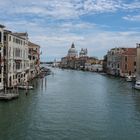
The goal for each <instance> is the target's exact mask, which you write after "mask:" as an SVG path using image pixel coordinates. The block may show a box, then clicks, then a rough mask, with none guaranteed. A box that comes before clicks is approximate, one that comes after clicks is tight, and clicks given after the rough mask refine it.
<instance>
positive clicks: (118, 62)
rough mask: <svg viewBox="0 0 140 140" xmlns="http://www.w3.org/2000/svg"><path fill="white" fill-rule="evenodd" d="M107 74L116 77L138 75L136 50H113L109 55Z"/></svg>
mask: <svg viewBox="0 0 140 140" xmlns="http://www.w3.org/2000/svg"><path fill="white" fill-rule="evenodd" d="M107 73H108V74H111V75H116V76H122V77H124V76H126V75H134V74H135V73H136V48H113V49H111V50H110V51H108V53H107Z"/></svg>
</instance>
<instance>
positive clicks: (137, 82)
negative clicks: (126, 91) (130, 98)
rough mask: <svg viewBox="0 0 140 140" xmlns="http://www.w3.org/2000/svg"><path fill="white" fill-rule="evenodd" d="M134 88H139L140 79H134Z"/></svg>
mask: <svg viewBox="0 0 140 140" xmlns="http://www.w3.org/2000/svg"><path fill="white" fill-rule="evenodd" d="M134 88H135V89H139V90H140V81H136V83H135V86H134Z"/></svg>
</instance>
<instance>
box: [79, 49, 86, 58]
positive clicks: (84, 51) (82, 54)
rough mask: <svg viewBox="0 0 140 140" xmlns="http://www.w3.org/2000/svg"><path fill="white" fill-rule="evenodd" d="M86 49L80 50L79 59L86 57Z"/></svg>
mask: <svg viewBox="0 0 140 140" xmlns="http://www.w3.org/2000/svg"><path fill="white" fill-rule="evenodd" d="M87 53H88V51H87V49H83V48H82V49H81V51H80V52H79V57H86V56H87Z"/></svg>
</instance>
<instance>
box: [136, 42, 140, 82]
mask: <svg viewBox="0 0 140 140" xmlns="http://www.w3.org/2000/svg"><path fill="white" fill-rule="evenodd" d="M136 49H137V56H136V78H137V80H140V44H139V43H137V44H136Z"/></svg>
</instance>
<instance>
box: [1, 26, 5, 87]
mask: <svg viewBox="0 0 140 140" xmlns="http://www.w3.org/2000/svg"><path fill="white" fill-rule="evenodd" d="M3 36H4V26H3V25H0V90H2V89H3V88H4V74H3V67H4V57H3V48H4V42H3Z"/></svg>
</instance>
